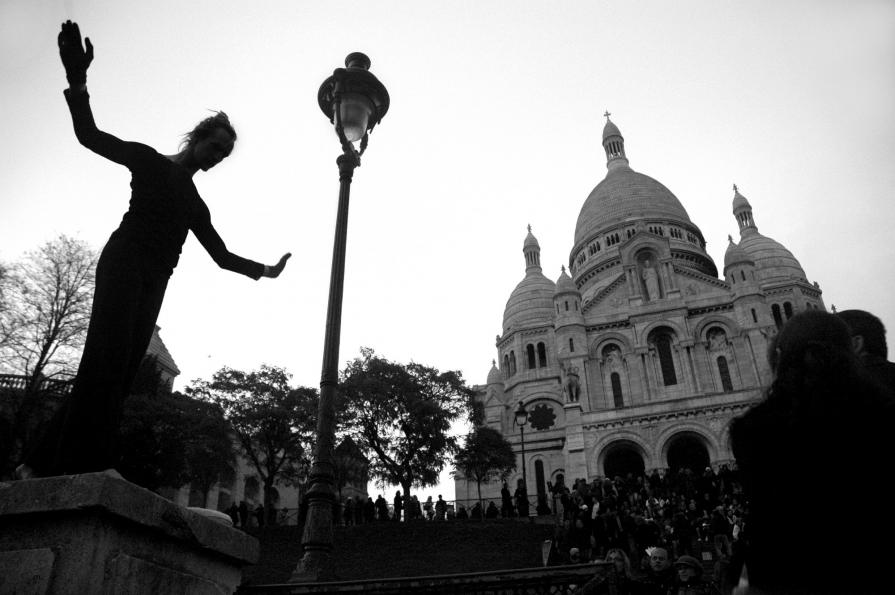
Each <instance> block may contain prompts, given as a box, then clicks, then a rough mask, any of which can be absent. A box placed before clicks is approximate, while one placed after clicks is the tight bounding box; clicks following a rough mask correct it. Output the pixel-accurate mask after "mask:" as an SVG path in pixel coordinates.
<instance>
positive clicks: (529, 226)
mask: <svg viewBox="0 0 895 595" xmlns="http://www.w3.org/2000/svg"><path fill="white" fill-rule="evenodd" d="M528 233H531V223H529V224H528Z"/></svg>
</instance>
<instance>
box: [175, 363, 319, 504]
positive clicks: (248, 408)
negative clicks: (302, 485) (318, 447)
mask: <svg viewBox="0 0 895 595" xmlns="http://www.w3.org/2000/svg"><path fill="white" fill-rule="evenodd" d="M289 380H290V375H289V374H288V373H287V372H286V371H285V370H284V369H282V368H278V367H275V366H267V365H262V366H261V369H260V370H256V371H253V372H243V371H241V370H234V369H232V368H222V369H220V370H218V371H217V372H215V373H214V375H213V376H212V379H211V382H207V381H203V380H196V381H194V382H193V383H192V385H191V386H190V387H188V388H187V394H188V395H190V396H192V397H195V398H197V399H200V400H202V401H206V402H208V403H214V404H215V405H217V406H218V407H220V408H221V410H222V411H223V412H224V417H225V418H226V419H227V422H228V423H229V424H230V427H231V428H232V429H233V432H234V433H235V435H236V438H237V441H238V442H239V445H240V447H241V449H242V451H243V453H244V454H245V456H246V458H247V459H248V460H249V462H250V463H251V465H252V467H254V469H255V471H256V472H257V475H258V477H259V479H260V481H261V483H262V486H263V498H264V508H265V510H267V512H268V514H270V515H272V514H273V513H274V507H273V504H274V502H273V494H274V484H275V483H276V482H277V481H283V482H285V483H292V484H294V483H297V482H298V481H300V480H301V479H303V478H304V476H305V475H306V474H307V470H308V467H309V464H310V461H309V458H310V453H311V446H310V445H311V441H312V440H313V437H314V424H315V421H316V417H317V409H316V408H317V391H316V390H315V389H313V388H306V387H298V388H295V389H293V388H291V387H290V386H289Z"/></svg>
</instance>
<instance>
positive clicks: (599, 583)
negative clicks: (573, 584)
mask: <svg viewBox="0 0 895 595" xmlns="http://www.w3.org/2000/svg"><path fill="white" fill-rule="evenodd" d="M605 561H606V562H612V567H611V568H609V569H608V570H607V571H606V572H601V573H600V574H598V575H597V576H595V577H594V578H592V579H591V580H590V581H588V582H586V583H585V584H584V586H582V587H581V588H580V589H578V590H577V591H574V593H575V595H634V593H636V592H637V591H636V587H637V585H636V584H635V582H634V579H633V577H632V575H631V560H630V559H629V558H628V555H627V554H626V553H625V552H624V550H620V549H618V548H612V549H610V550H609V551H608V552H606V558H605Z"/></svg>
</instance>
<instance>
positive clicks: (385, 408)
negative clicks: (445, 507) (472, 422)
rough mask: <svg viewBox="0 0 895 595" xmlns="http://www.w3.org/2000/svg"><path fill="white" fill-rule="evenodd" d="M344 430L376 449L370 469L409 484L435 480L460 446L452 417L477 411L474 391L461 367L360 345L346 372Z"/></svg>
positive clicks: (391, 480)
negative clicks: (400, 357) (390, 356)
mask: <svg viewBox="0 0 895 595" xmlns="http://www.w3.org/2000/svg"><path fill="white" fill-rule="evenodd" d="M340 393H341V398H342V400H343V402H344V403H343V409H344V410H345V412H346V413H347V415H346V420H347V421H346V423H347V427H346V430H347V431H348V432H349V433H350V434H352V435H353V436H355V437H356V438H357V442H358V445H359V446H361V447H363V448H365V449H367V451H368V452H369V453H370V454H371V455H372V460H371V461H370V474H371V475H372V476H374V477H377V478H379V479H380V480H382V481H384V482H386V483H389V484H399V485H400V486H401V487H402V488H403V489H404V493H405V494H409V493H410V489H411V487H414V486H415V487H425V486H432V485H436V484H437V483H438V474H439V473H440V472H441V470H442V469H443V468H444V465H445V460H446V457H447V456H448V455H449V454H451V453H452V452H454V451H455V449H456V448H457V439H456V437H453V436H450V435H448V431H449V429H450V427H451V423H453V422H454V421H457V420H459V419H460V418H461V417H462V416H464V415H466V416H467V417H469V416H471V415H472V414H473V405H472V396H473V391H472V389H470V388H469V387H467V386H466V384H465V383H464V381H463V377H462V375H461V374H460V372H457V371H448V372H439V371H438V370H437V369H435V368H430V367H428V366H424V365H422V364H417V363H412V362H411V363H410V364H407V365H404V364H399V363H396V362H391V361H388V360H386V359H384V358H381V357H378V356H377V355H376V354H375V353H374V352H373V350H372V349H368V348H364V349H361V357H359V358H356V359H354V360H353V361H352V362H350V363H349V364H348V366H347V367H346V368H345V370H344V371H343V372H342V382H341V384H340Z"/></svg>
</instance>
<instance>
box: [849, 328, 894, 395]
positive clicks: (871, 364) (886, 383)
mask: <svg viewBox="0 0 895 595" xmlns="http://www.w3.org/2000/svg"><path fill="white" fill-rule="evenodd" d="M836 315H837V316H838V317H839V318H841V319H842V320H843V321H845V324H847V325H848V329H849V331H850V333H851V341H852V349H853V350H854V352H855V355H857V356H858V360H859V361H860V362H861V364H862V365H863V366H864V370H865V371H866V372H867V374H869V375H870V377H871V378H873V380H874V381H876V382H877V383H879V384H881V385H882V386H883V388H885V389H886V390H888V391H889V393H891V394H892V396H893V397H895V363H892V362H890V361H889V360H888V359H887V358H888V357H889V347H888V345H886V327H885V326H883V322H882V320H880V319H879V318H877V317H876V316H874V315H873V314H871V313H870V312H865V311H864V310H843V311H842V312H838V313H837V314H836Z"/></svg>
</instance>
